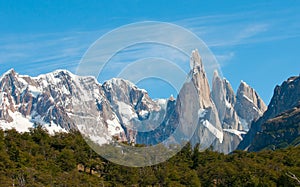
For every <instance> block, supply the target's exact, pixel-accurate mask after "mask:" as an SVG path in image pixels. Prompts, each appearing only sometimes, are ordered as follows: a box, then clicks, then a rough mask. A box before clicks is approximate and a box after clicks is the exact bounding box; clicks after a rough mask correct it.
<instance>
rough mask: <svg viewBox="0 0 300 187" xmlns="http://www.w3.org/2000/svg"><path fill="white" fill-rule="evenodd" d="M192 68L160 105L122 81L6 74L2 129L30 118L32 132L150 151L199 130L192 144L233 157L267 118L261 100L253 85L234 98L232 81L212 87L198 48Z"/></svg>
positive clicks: (216, 80) (2, 84) (61, 73)
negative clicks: (176, 134) (35, 126)
mask: <svg viewBox="0 0 300 187" xmlns="http://www.w3.org/2000/svg"><path fill="white" fill-rule="evenodd" d="M190 65H191V68H192V69H191V71H190V73H189V76H190V78H188V79H187V82H186V83H185V84H184V85H183V87H182V89H181V90H180V92H179V94H178V96H177V98H176V99H174V98H171V97H170V98H169V99H158V100H153V99H151V98H150V97H149V95H148V93H147V91H146V90H144V89H140V88H138V87H137V86H136V85H134V84H133V83H131V82H129V81H127V80H123V79H118V78H113V79H111V80H108V81H106V82H104V83H103V84H100V83H99V82H98V81H97V80H96V78H95V77H91V76H87V77H85V76H77V75H74V74H73V73H71V72H69V71H67V70H56V71H54V72H51V73H47V74H42V75H39V76H37V77H30V76H26V75H19V74H18V73H16V72H15V71H14V70H9V71H8V72H7V73H5V74H3V76H2V77H1V79H0V89H1V95H0V96H1V98H0V99H1V100H0V104H1V107H0V124H2V126H5V127H7V126H9V123H11V122H12V121H13V120H14V119H15V120H16V121H18V120H17V117H16V116H14V119H12V117H11V114H12V113H14V114H18V117H20V116H21V117H23V118H24V119H23V118H22V119H23V121H25V120H27V122H28V123H27V126H29V124H30V123H41V124H42V125H44V126H46V127H47V128H50V127H53V128H54V127H55V129H53V130H52V131H53V132H54V131H55V130H65V131H69V130H70V129H76V128H78V129H79V130H80V131H81V132H82V133H83V134H88V135H89V136H90V138H91V139H92V140H93V141H95V142H97V143H99V144H103V143H107V142H109V141H111V140H112V137H117V139H118V140H119V141H127V142H132V143H142V144H146V145H153V144H157V143H159V142H161V141H163V140H165V138H166V137H168V136H169V135H170V134H172V133H173V131H174V129H175V128H176V127H178V126H180V125H181V126H180V128H181V132H182V135H183V137H184V136H188V135H189V134H191V133H193V132H191V131H190V130H188V129H190V128H191V125H194V126H195V128H196V131H195V135H194V136H193V137H191V141H192V143H193V144H196V143H200V144H201V145H202V149H205V148H208V147H209V146H213V147H214V149H215V150H217V151H220V152H224V153H229V152H231V151H233V150H234V149H235V148H236V146H237V145H238V144H239V142H240V141H241V140H242V139H243V134H244V133H245V132H246V131H247V128H249V127H248V123H249V122H247V120H253V119H256V118H257V117H258V116H260V115H261V114H262V113H263V112H264V107H261V106H263V105H264V104H263V105H262V103H263V101H262V100H261V99H260V97H259V96H258V94H257V93H256V92H255V90H254V89H253V88H251V87H250V86H248V85H244V86H243V87H242V88H241V89H240V90H238V91H239V92H237V93H236V94H235V93H234V91H233V89H232V87H231V85H230V83H229V81H227V80H226V79H221V78H220V77H219V75H217V74H216V73H215V75H214V80H213V83H212V85H213V86H212V89H210V85H209V83H208V82H209V81H208V79H207V76H206V72H205V69H204V68H205V67H204V66H203V64H202V59H201V56H200V54H199V52H198V50H194V51H193V52H192V54H191V60H190ZM240 87H241V86H240ZM239 93H241V94H242V97H238V94H239ZM243 95H245V97H243ZM248 100H251V101H253V102H248V103H247V106H246V107H247V110H248V112H247V114H248V115H249V114H250V118H249V119H243V118H242V117H241V113H240V111H239V110H238V108H237V104H238V103H243V102H247V101H248ZM191 104H194V105H191ZM190 105H191V106H190ZM193 107H194V108H193ZM256 111H258V112H256ZM18 123H20V122H18ZM3 124H5V125H3ZM87 124H90V125H87ZM12 127H18V124H14V125H12ZM50 129H51V128H50ZM23 130H24V129H23ZM164 137H165V138H164Z"/></svg>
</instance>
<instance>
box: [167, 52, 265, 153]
mask: <svg viewBox="0 0 300 187" xmlns="http://www.w3.org/2000/svg"><path fill="white" fill-rule="evenodd" d="M190 66H191V71H190V74H189V77H188V81H187V82H186V83H185V84H184V85H183V87H182V89H181V90H180V92H179V95H178V98H177V99H176V101H177V103H176V113H177V115H176V117H177V119H175V120H173V121H175V122H177V123H179V127H180V128H181V132H183V134H184V135H186V136H183V137H188V135H190V134H191V133H192V132H191V130H194V128H195V129H196V130H195V132H194V133H193V134H194V135H193V136H192V138H191V143H192V144H196V143H200V149H206V148H208V147H210V146H212V147H213V149H214V150H217V151H220V152H224V153H229V152H231V151H233V150H235V149H236V147H237V146H238V144H239V143H240V141H241V140H242V139H243V135H244V134H246V131H247V130H248V126H246V125H244V124H245V122H244V121H245V120H244V118H243V117H244V116H243V117H242V116H239V114H238V112H237V111H236V108H238V109H239V110H240V111H241V110H242V109H241V105H242V103H241V102H244V101H243V100H242V99H240V98H239V97H238V96H235V94H234V91H233V89H232V87H231V85H230V83H229V82H228V81H227V80H226V79H221V78H220V76H219V75H218V73H217V72H215V73H214V78H213V82H212V91H211V90H210V87H209V84H208V79H207V76H206V73H205V70H204V67H203V65H202V61H201V57H200V55H199V53H198V51H197V50H195V51H193V52H192V56H191V60H190ZM245 85H246V84H245ZM248 92H249V93H251V94H253V95H254V96H249V97H250V98H252V99H253V100H254V101H255V102H254V103H253V104H249V103H248V105H247V106H245V110H247V111H253V110H255V109H254V106H255V107H257V108H258V110H259V111H260V113H254V112H253V115H250V116H249V117H247V120H249V121H250V120H253V119H255V118H256V117H259V116H261V115H262V113H263V112H264V110H265V108H263V107H265V104H264V103H263V101H262V100H261V99H260V98H259V96H258V94H257V93H256V92H255V91H254V89H252V88H250V87H249V86H247V87H246V86H245V87H241V86H240V89H239V93H240V94H242V93H243V94H245V95H250V94H249V93H248ZM257 103H259V104H257ZM237 105H240V106H237ZM171 126H176V125H171Z"/></svg>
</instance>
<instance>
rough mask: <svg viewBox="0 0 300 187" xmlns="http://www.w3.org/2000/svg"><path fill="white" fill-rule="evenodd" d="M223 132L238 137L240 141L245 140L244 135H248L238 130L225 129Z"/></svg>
mask: <svg viewBox="0 0 300 187" xmlns="http://www.w3.org/2000/svg"><path fill="white" fill-rule="evenodd" d="M223 131H225V132H229V133H232V134H235V135H237V136H238V137H239V139H240V140H243V137H242V134H246V132H245V131H239V130H236V129H223Z"/></svg>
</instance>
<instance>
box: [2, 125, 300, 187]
mask: <svg viewBox="0 0 300 187" xmlns="http://www.w3.org/2000/svg"><path fill="white" fill-rule="evenodd" d="M198 146H199V145H197V146H196V147H191V145H190V144H189V143H188V144H187V145H186V146H185V147H184V148H183V149H182V150H181V151H180V152H179V153H177V154H176V155H175V156H174V157H172V158H171V159H169V160H168V161H166V162H164V163H160V164H157V165H154V166H149V167H140V168H138V167H136V168H134V167H125V166H121V165H116V164H114V163H111V162H109V161H107V160H105V159H103V158H101V157H100V156H99V155H98V154H97V153H95V152H94V151H93V150H92V149H91V148H90V147H89V146H88V145H87V143H86V142H85V140H84V139H83V138H82V136H81V134H80V133H79V132H76V131H74V132H71V133H56V134H55V135H49V134H48V133H47V131H45V130H43V129H42V128H40V127H37V128H34V129H30V131H29V132H25V133H19V132H17V131H16V130H14V129H12V130H0V186H5V187H6V186H172V187H174V186H300V181H299V177H300V157H299V155H300V147H299V146H298V147H288V148H285V149H278V150H275V151H270V150H263V151H260V152H245V151H234V152H233V153H231V154H229V155H224V154H222V153H217V152H214V151H212V150H210V149H208V150H205V151H203V152H199V151H198V150H199V149H198Z"/></svg>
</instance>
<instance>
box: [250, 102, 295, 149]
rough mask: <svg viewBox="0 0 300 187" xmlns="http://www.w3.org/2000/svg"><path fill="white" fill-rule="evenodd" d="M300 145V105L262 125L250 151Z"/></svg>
mask: <svg viewBox="0 0 300 187" xmlns="http://www.w3.org/2000/svg"><path fill="white" fill-rule="evenodd" d="M298 145H300V105H298V106H296V107H294V108H292V109H290V110H288V111H286V112H283V113H281V114H279V115H278V116H276V117H274V118H271V119H269V120H267V121H266V122H265V123H263V124H262V125H261V131H259V132H257V133H256V135H255V136H254V138H253V141H252V143H251V144H250V146H249V149H248V150H249V151H260V150H263V149H269V150H275V149H281V148H286V147H288V146H298Z"/></svg>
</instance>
